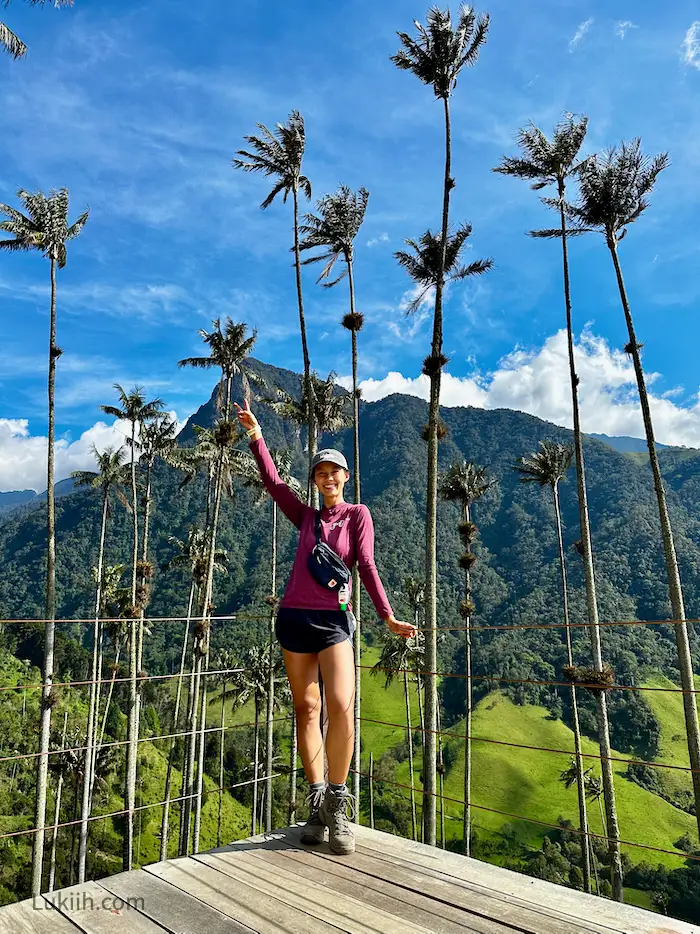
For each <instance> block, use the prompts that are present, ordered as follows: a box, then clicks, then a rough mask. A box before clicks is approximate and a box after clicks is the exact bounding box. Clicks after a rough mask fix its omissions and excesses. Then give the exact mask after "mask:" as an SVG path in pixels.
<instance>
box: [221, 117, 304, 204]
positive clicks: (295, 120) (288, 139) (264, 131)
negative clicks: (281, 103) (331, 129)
mask: <svg viewBox="0 0 700 934" xmlns="http://www.w3.org/2000/svg"><path fill="white" fill-rule="evenodd" d="M258 129H259V130H260V131H261V135H260V136H245V137H244V139H245V141H246V142H247V143H250V145H251V146H252V148H253V152H248V151H247V150H245V149H239V150H238V155H239V156H244V157H245V158H244V159H233V167H234V168H235V169H243V171H244V172H262V173H263V175H265V176H270V177H276V178H277V182H276V184H275V186H274V188H273V189H272V191H271V192H270V194H269V195H268V196H267V198H265V200H264V201H263V203H262V204H261V205H260V207H261V208H268V207H269V206H270V205H271V204H272V202H273V201H274V200H275V198H276V197H277V195H278V194H280V192H284V197H283V199H282V200H283V201H285V202H286V200H287V197H288V195H289V194H290V192H295V191H299V190H301V191H303V192H304V194H305V195H306V197H307V198H310V197H311V182H310V181H309V180H308V178H307V177H306V176H305V175H302V174H301V162H302V159H303V157H304V149H305V147H306V131H305V128H304V118H303V117H302V115H301V114H300V113H299V111H298V110H293V111H292V112H291V113H290V115H289V117H288V118H287V122H286V123H278V124H277V128H276V130H275V132H274V133H273V132H272V131H271V130H268V128H267V127H266V126H265V125H264V124H262V123H258Z"/></svg>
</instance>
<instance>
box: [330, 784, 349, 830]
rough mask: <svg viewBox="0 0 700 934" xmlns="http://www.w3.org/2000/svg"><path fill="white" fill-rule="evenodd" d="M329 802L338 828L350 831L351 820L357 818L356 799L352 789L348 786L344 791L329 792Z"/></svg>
mask: <svg viewBox="0 0 700 934" xmlns="http://www.w3.org/2000/svg"><path fill="white" fill-rule="evenodd" d="M328 803H329V805H330V808H329V810H330V812H331V814H332V816H333V818H334V820H335V822H336V825H337V827H338V830H340V831H341V832H346V831H348V830H349V829H350V827H349V821H350V820H354V819H355V799H354V797H353V796H352V794H351V793H350V791H349V790H348V789H347V788H346V789H345V790H343V791H334V792H331V793H329V796H328Z"/></svg>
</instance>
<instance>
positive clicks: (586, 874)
mask: <svg viewBox="0 0 700 934" xmlns="http://www.w3.org/2000/svg"><path fill="white" fill-rule="evenodd" d="M552 493H553V495H554V515H555V517H556V520H557V542H558V545H559V566H560V568H561V595H562V604H563V607H564V627H565V628H564V632H565V633H566V657H567V664H568V665H573V663H574V656H573V651H572V646H571V629H570V628H569V594H568V588H567V583H566V560H565V558H564V536H563V534H562V528H561V509H560V506H559V486H558V485H557V484H555V485H554V486H553V487H552ZM571 716H572V719H573V722H574V750H575V753H576V790H577V792H578V817H579V828H580V830H581V834H582V837H583V839H582V846H581V854H582V862H583V866H582V869H583V888H584V890H585V891H586V892H590V891H591V860H590V838H589V836H588V813H587V810H586V785H585V783H584V779H583V774H584V769H583V756H582V754H581V725H580V723H579V717H578V701H577V699H576V686H575V685H574V684H572V685H571Z"/></svg>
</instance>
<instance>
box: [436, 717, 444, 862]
mask: <svg viewBox="0 0 700 934" xmlns="http://www.w3.org/2000/svg"><path fill="white" fill-rule="evenodd" d="M437 715H438V717H437V728H438V735H437V748H438V753H437V760H438V772H439V786H440V846H441V847H442V848H443V850H444V849H445V847H446V842H445V760H444V759H443V756H442V724H441V722H440V704H438V711H437Z"/></svg>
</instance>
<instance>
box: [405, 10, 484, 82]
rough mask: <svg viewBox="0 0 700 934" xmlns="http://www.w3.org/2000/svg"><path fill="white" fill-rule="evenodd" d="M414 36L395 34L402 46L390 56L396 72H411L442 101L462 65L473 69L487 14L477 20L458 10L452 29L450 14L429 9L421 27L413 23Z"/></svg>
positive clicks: (472, 14)
mask: <svg viewBox="0 0 700 934" xmlns="http://www.w3.org/2000/svg"><path fill="white" fill-rule="evenodd" d="M414 25H415V27H416V32H417V36H416V38H415V39H414V38H411V36H409V35H408V33H405V32H399V33H398V37H399V39H400V40H401V44H402V46H403V48H402V49H400V50H399V51H398V52H397V53H396V55H392V56H391V60H392V62H393V63H394V64H395V65H396V67H397V68H402V69H404V70H405V71H412V72H413V74H414V75H415V76H416V77H417V78H419V79H420V80H421V81H422V82H423V84H432V86H433V90H434V91H435V97H437V98H442V99H444V100H446V99H447V98H448V97H449V96H450V95H451V93H452V91H453V90H454V88H455V85H456V84H457V75H458V74H459V73H460V71H461V70H462V68H464V67H465V65H475V64H476V62H477V59H478V58H479V50H480V49H481V46H482V45H483V44H484V43H485V42H486V35H487V33H488V28H489V16H488V14H482V15H479V16H477V15H476V14H475V12H474V10H473V9H472V7H469V6H460V8H459V14H458V18H457V23H456V24H455V25H453V23H452V17H451V16H450V11H449V9H448V10H441V9H440V8H439V7H436V6H435V7H432V8H431V9H430V10H429V11H428V15H427V17H426V25H425V26H423V25H422V24H421V23H419V22H418V21H417V20H414Z"/></svg>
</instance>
